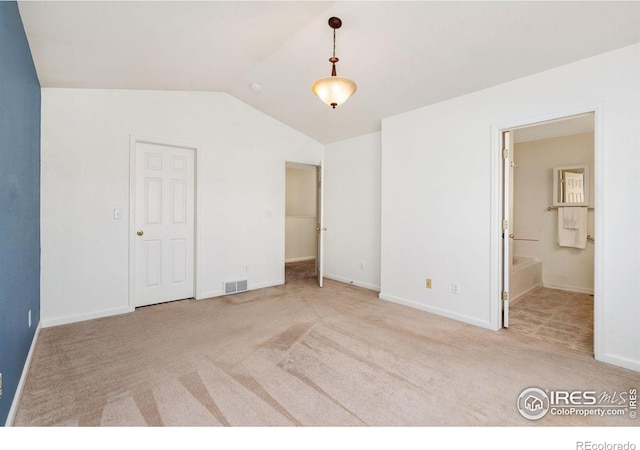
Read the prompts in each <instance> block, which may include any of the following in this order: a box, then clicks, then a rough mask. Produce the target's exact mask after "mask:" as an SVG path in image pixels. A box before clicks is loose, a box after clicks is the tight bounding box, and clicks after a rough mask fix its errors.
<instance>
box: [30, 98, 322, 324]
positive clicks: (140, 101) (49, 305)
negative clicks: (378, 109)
mask: <svg viewBox="0 0 640 450" xmlns="http://www.w3.org/2000/svg"><path fill="white" fill-rule="evenodd" d="M131 134H135V135H141V136H145V137H150V138H159V139H163V140H169V141H177V142H182V143H185V144H190V145H196V146H198V148H199V151H198V160H197V187H198V200H197V208H198V211H197V214H198V216H199V221H198V238H199V239H198V242H197V252H198V260H199V266H198V268H197V280H196V294H197V297H198V298H204V297H209V296H215V295H219V294H221V293H222V281H223V280H229V279H231V280H233V279H238V278H245V277H246V278H248V280H249V287H250V288H258V287H263V286H269V285H274V284H279V283H282V282H284V204H285V203H284V192H285V186H284V182H285V177H284V173H285V161H296V162H300V163H307V164H318V163H319V161H320V159H321V158H322V153H323V147H322V145H320V144H319V143H317V142H315V141H313V140H311V139H310V138H308V137H306V136H304V135H302V134H301V133H299V132H297V131H295V130H293V129H291V128H289V127H287V126H285V125H283V124H282V123H280V122H278V121H276V120H274V119H273V118H270V117H268V116H266V115H265V114H263V113H261V112H259V111H257V110H255V109H253V108H251V107H249V106H247V105H246V104H244V103H242V102H240V101H238V100H236V99H234V98H233V97H231V96H229V95H227V94H223V93H207V92H161V91H124V90H90V89H43V90H42V175H41V177H42V194H41V196H42V197H41V198H42V206H41V216H42V219H41V220H42V257H41V258H42V278H41V290H42V323H43V325H45V326H47V325H53V324H58V323H65V322H71V321H75V320H83V319H88V318H91V317H99V316H104V315H109V314H117V313H121V312H126V311H129V310H131V306H130V305H129V294H128V284H129V278H128V277H129V269H128V257H129V237H130V236H129V211H128V205H129V139H130V135H131ZM114 208H122V210H123V211H124V217H123V219H122V220H114V219H113V209H114ZM245 266H248V272H244V267H245Z"/></svg>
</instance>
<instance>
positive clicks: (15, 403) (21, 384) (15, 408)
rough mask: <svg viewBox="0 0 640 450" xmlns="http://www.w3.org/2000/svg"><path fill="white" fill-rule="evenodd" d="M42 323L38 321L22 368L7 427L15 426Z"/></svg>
mask: <svg viewBox="0 0 640 450" xmlns="http://www.w3.org/2000/svg"><path fill="white" fill-rule="evenodd" d="M40 323H41V322H38V326H37V327H36V332H35V333H33V339H32V340H31V346H30V347H29V353H28V354H27V359H26V360H25V362H24V367H23V368H22V374H21V375H20V381H18V387H17V388H16V393H15V395H14V396H13V402H11V408H10V409H9V415H8V416H7V422H6V424H5V426H7V427H10V426H13V421H14V420H15V417H16V413H17V412H18V405H19V404H20V397H22V390H23V389H24V384H25V382H26V381H27V375H29V367H31V359H32V358H33V353H34V351H35V348H36V343H37V341H38V336H40V328H41V327H40Z"/></svg>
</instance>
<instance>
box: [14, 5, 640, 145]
mask: <svg viewBox="0 0 640 450" xmlns="http://www.w3.org/2000/svg"><path fill="white" fill-rule="evenodd" d="M18 3H19V7H20V13H21V16H22V20H23V23H24V27H25V31H26V34H27V37H28V40H29V44H30V46H31V52H32V54H33V58H34V61H35V65H36V70H37V72H38V77H39V79H40V83H41V85H42V86H43V87H72V88H117V89H160V90H196V91H224V92H227V93H229V94H230V95H232V96H234V97H236V98H238V99H240V100H242V101H244V102H246V103H248V104H249V105H252V106H253V107H255V108H257V109H259V110H261V111H263V112H265V113H267V114H269V115H270V116H272V117H274V118H276V119H278V120H280V121H282V122H284V123H285V124H287V125H289V126H291V127H292V128H295V129H297V130H299V131H300V132H302V133H304V134H306V135H308V136H310V137H311V138H313V139H315V140H317V141H318V142H321V143H325V144H326V143H331V142H334V141H338V140H342V139H346V138H350V137H355V136H360V135H362V134H366V133H370V132H374V131H377V130H379V129H380V120H381V119H382V118H385V117H388V116H391V115H395V114H398V113H402V112H405V111H408V110H411V109H415V108H418V107H421V106H425V105H428V104H432V103H435V102H439V101H443V100H446V99H449V98H453V97H456V96H460V95H464V94H466V93H469V92H473V91H476V90H479V89H483V88H487V87H490V86H494V85H497V84H500V83H503V82H506V81H509V80H513V79H516V78H520V77H523V76H527V75H530V74H533V73H537V72H541V71H544V70H548V69H551V68H554V67H558V66H560V65H564V64H568V63H571V62H574V61H577V60H580V59H583V58H587V57H590V56H593V55H596V54H599V53H603V52H606V51H609V50H613V49H616V48H619V47H623V46H627V45H631V44H634V43H637V42H640V2H637V1H626V2H614V1H603V2H594V1H586V2H581V1H552V2H541V1H533V2H524V1H498V2H485V1H471V2H455V1H407V2H404V1H372V2H369V1H337V2H312V1H284V2H272V1H218V2H213V1H196V2H187V1H177V0H174V1H164V2H155V1H140V2H136V1H126V2H122V1H121V2H116V1H106V2H98V1H67V2H58V1H42V2H39V1H19V2H18ZM331 16H338V17H340V18H341V19H342V21H343V26H342V28H340V29H339V30H338V31H337V48H336V55H337V56H338V57H339V58H340V62H339V63H338V64H337V70H338V75H342V76H346V77H349V78H351V79H353V80H354V81H355V82H356V83H357V84H358V92H356V94H355V95H354V96H353V97H352V98H351V99H350V100H349V101H348V102H347V103H345V104H344V105H342V106H340V107H338V108H337V109H335V110H332V109H331V108H330V107H328V106H326V105H324V104H323V103H322V102H320V100H318V99H317V98H316V97H315V96H314V95H313V93H312V92H311V88H310V86H311V84H312V83H313V82H314V81H315V80H316V79H318V78H321V77H325V76H328V75H329V74H330V63H329V62H328V61H327V59H328V58H329V57H330V56H331V51H332V30H331V28H329V26H328V25H327V20H328V18H329V17H331ZM252 83H257V84H258V85H259V86H260V87H261V90H260V92H259V93H257V92H255V91H254V90H252V89H251V84H252Z"/></svg>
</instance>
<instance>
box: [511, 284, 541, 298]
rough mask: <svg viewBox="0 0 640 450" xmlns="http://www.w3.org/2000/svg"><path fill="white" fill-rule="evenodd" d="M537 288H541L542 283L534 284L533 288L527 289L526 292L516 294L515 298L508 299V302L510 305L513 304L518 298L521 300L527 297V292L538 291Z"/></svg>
mask: <svg viewBox="0 0 640 450" xmlns="http://www.w3.org/2000/svg"><path fill="white" fill-rule="evenodd" d="M539 287H542V283H540V284H536V285H535V286H531V287H530V288H529V289H527V290H526V291H524V292H521V293H520V294H518V295H517V296H515V297H513V298H510V299H509V301H510V302H511V303H513V302H515V301H516V300H518V299H519V298H522V297H524V296H525V295H527V294H528V293H529V292H531V291H534V290H536V289H538V288H539Z"/></svg>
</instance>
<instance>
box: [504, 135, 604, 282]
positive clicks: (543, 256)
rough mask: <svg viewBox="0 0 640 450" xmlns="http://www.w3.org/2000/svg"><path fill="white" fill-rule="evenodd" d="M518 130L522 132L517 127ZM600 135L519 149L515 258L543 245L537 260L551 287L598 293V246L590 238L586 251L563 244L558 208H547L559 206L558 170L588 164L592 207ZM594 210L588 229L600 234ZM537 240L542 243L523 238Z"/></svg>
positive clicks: (542, 142) (516, 152)
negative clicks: (596, 143) (555, 193)
mask: <svg viewBox="0 0 640 450" xmlns="http://www.w3.org/2000/svg"><path fill="white" fill-rule="evenodd" d="M516 133H517V131H516ZM593 139H594V136H593V133H583V134H576V135H571V136H562V137H556V138H550V139H541V140H537V141H529V142H521V143H517V144H516V145H515V148H514V161H515V163H516V166H517V167H516V168H515V170H514V179H515V180H514V184H515V189H514V211H513V218H514V221H513V233H514V234H515V239H514V241H513V254H514V256H530V255H526V254H524V252H523V250H528V249H531V247H533V246H534V245H535V246H537V250H538V255H537V257H536V258H535V259H538V260H540V261H542V262H543V264H542V283H543V285H544V286H545V287H550V288H554V289H565V290H569V291H575V292H583V293H587V294H593V287H594V277H593V276H594V245H593V242H592V241H587V247H586V248H585V249H577V248H569V247H560V246H558V244H557V238H558V210H557V209H552V210H551V211H548V210H547V207H549V206H551V205H552V204H553V202H552V200H553V168H554V167H563V166H572V165H581V164H587V165H588V166H589V168H590V174H589V184H590V188H589V196H590V198H591V199H590V205H591V207H593V204H594V198H595V197H594V192H595V191H594V183H593V179H594V176H593V175H594V173H593V163H594V148H593V143H594V140H593ZM594 216H595V215H594V210H593V209H589V210H588V214H587V232H588V234H589V235H591V236H595V231H594V228H595V221H594V219H595V217H594ZM532 238H537V239H538V241H536V242H533V241H519V240H518V239H532Z"/></svg>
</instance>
